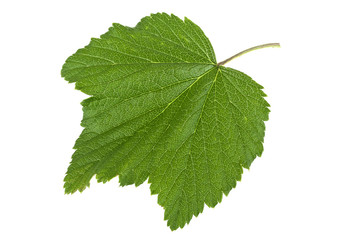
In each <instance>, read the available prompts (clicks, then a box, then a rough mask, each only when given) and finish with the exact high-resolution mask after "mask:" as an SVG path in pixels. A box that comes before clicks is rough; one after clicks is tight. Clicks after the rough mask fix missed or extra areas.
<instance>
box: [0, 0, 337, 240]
mask: <svg viewBox="0 0 341 240" xmlns="http://www.w3.org/2000/svg"><path fill="white" fill-rule="evenodd" d="M338 2H339V1H328V0H324V1H314V0H310V1H299V0H296V1H288V0H286V1H260V0H258V1H254V0H252V1H228V0H224V1H218V0H215V1H213V0H212V1H185V0H182V1H175V0H172V1H171V0H169V1H160V0H158V1H147V0H143V1H128V0H127V1H122V0H120V1H113V0H111V1H99V0H97V1H84V0H83V1H70V0H68V1H62V0H59V1H2V2H1V4H0V24H1V25H0V26H1V29H0V35H1V38H0V41H1V44H0V61H1V65H0V73H1V75H0V78H1V85H0V86H1V87H0V91H1V92H0V108H1V110H0V141H1V142H0V160H1V165H0V169H1V174H0V184H1V193H0V194H1V196H0V239H4V240H8V239H58V240H60V239H84V240H85V239H133V238H139V239H214V238H217V239H234V240H238V239H262V240H266V239H271V240H272V239H341V204H340V203H341V187H340V184H341V157H340V148H341V139H340V136H341V126H340V125H341V115H340V110H341V108H340V104H341V97H340V92H341V77H340V76H341V72H340V69H341V61H340V56H341V51H340V44H341V37H340V23H341V15H340V9H341V7H340V6H338ZM160 11H164V12H167V13H174V14H176V15H177V16H179V17H181V18H183V17H184V16H187V17H188V18H190V19H191V20H192V21H193V22H195V23H196V24H198V25H199V26H200V27H201V28H202V29H203V31H204V32H205V34H206V35H207V36H208V38H209V39H210V41H211V43H212V45H213V47H214V49H215V52H216V55H217V60H218V61H221V60H224V59H226V58H228V57H230V56H231V55H233V54H235V53H237V52H239V51H241V50H244V49H246V48H248V47H252V46H255V45H258V44H263V43H269V42H280V43H281V45H282V48H268V49H263V50H257V51H254V52H252V53H249V54H247V55H244V56H242V57H240V58H238V59H235V60H234V61H232V62H230V63H229V65H228V66H230V67H233V68H236V69H238V70H241V71H243V72H245V73H247V74H248V75H250V76H252V77H253V78H254V79H255V80H256V81H257V82H258V83H260V84H261V85H263V86H264V88H265V89H264V91H265V92H266V93H267V95H268V98H267V100H268V101H269V103H270V104H271V113H270V120H269V121H268V122H267V123H266V127H267V130H266V137H265V145H264V147H265V151H264V153H263V156H262V157H261V158H257V159H256V160H255V161H254V163H253V165H252V166H251V169H250V170H249V171H248V170H245V173H244V175H243V178H242V181H241V182H238V184H237V188H236V189H234V190H232V191H231V193H230V194H229V196H228V197H224V199H223V201H222V203H221V204H218V205H217V206H216V207H215V208H214V209H210V208H208V207H205V209H204V212H203V214H200V215H199V217H198V218H195V217H194V218H193V219H192V221H191V223H190V224H189V225H187V226H185V228H184V229H179V230H177V231H175V232H171V231H170V230H169V228H168V227H167V226H166V222H165V221H163V209H162V208H161V207H160V206H159V205H158V204H157V202H156V196H151V195H150V191H149V186H148V184H147V183H144V184H143V185H142V186H140V187H138V188H135V187H134V186H129V187H124V188H122V187H119V186H118V180H117V178H115V179H113V180H112V181H111V182H109V183H107V184H98V183H96V181H95V180H92V181H91V187H90V188H89V189H86V190H85V191H84V192H83V193H82V194H80V193H75V194H73V195H64V192H63V178H64V174H65V171H66V169H67V167H68V164H69V161H70V160H71V155H72V153H73V150H72V147H73V144H74V141H75V140H76V139H77V137H78V135H79V134H80V132H81V130H82V128H81V127H80V125H79V124H80V121H81V118H82V110H81V106H80V102H81V101H82V100H83V99H84V98H86V95H85V94H83V93H81V92H79V91H76V90H74V85H72V84H68V83H67V82H66V81H64V80H63V79H62V78H61V77H60V69H61V67H62V64H63V63H64V61H65V59H66V58H67V57H68V56H69V55H71V54H72V53H74V52H75V51H76V50H77V49H78V48H81V47H83V46H85V45H87V44H88V42H89V40H90V38H91V37H99V36H100V35H101V34H102V33H104V32H106V31H107V29H108V28H109V27H110V26H111V23H113V22H118V23H121V24H123V25H127V26H135V25H136V23H137V22H138V21H139V20H140V19H141V18H142V17H144V16H146V15H149V14H150V13H155V12H160Z"/></svg>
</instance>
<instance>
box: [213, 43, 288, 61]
mask: <svg viewBox="0 0 341 240" xmlns="http://www.w3.org/2000/svg"><path fill="white" fill-rule="evenodd" d="M267 47H281V46H280V44H279V43H267V44H262V45H258V46H255V47H252V48H248V49H246V50H244V51H241V52H240V53H237V54H235V55H233V56H232V57H230V58H228V59H226V60H224V61H221V62H219V63H218V66H223V65H225V64H226V63H228V62H229V61H231V60H233V59H235V58H237V57H239V56H241V55H244V54H245V53H248V52H251V51H253V50H257V49H262V48H267Z"/></svg>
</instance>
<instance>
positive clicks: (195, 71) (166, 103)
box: [61, 13, 269, 230]
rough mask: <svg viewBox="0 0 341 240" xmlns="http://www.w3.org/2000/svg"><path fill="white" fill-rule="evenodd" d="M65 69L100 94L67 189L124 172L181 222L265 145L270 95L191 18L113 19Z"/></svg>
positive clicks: (89, 106) (89, 108)
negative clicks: (221, 55) (218, 52)
mask: <svg viewBox="0 0 341 240" xmlns="http://www.w3.org/2000/svg"><path fill="white" fill-rule="evenodd" d="M61 73H62V76H63V77H64V78H65V79H66V80H67V81H69V82H70V83H72V82H75V83H76V89H79V90H81V91H82V92H84V93H86V94H88V95H90V96H91V97H90V98H88V99H86V100H84V101H83V102H82V106H83V111H84V117H83V120H82V123H81V125H82V126H83V127H84V130H83V132H82V133H81V135H80V137H79V138H78V140H77V141H76V144H75V146H74V148H75V149H76V151H75V153H74V154H73V156H72V162H71V164H70V166H69V168H68V170H67V175H66V177H65V185H64V187H65V192H66V193H74V192H76V191H77V190H78V191H80V192H81V191H83V190H84V189H85V188H86V187H87V186H89V182H90V179H91V178H92V177H93V176H94V175H96V178H97V180H98V182H103V183H105V182H107V181H109V180H111V179H112V178H114V177H115V176H117V175H118V176H119V181H120V184H121V185H122V186H125V185H129V184H135V185H136V186H138V185H140V184H142V183H143V182H145V180H146V179H147V178H148V182H149V183H150V184H151V185H150V189H151V193H152V194H158V203H159V204H160V205H161V206H162V207H163V208H164V209H165V220H168V226H170V228H171V229H172V230H174V229H177V228H178V227H181V228H182V227H183V226H184V225H185V224H186V223H189V222H190V220H191V218H192V217H193V215H194V216H197V215H198V214H199V213H201V212H202V211H203V208H204V204H206V205H207V206H209V207H214V206H215V205H216V204H217V203H219V202H220V201H221V200H222V197H223V193H224V194H225V195H227V194H228V193H229V192H230V190H231V189H232V188H234V187H235V186H236V181H239V180H240V179H241V175H242V172H243V167H244V168H249V167H250V165H251V163H252V161H253V160H254V159H255V157H256V156H260V155H261V153H262V151H263V144H262V143H263V139H264V131H265V125H264V121H266V120H267V119H268V114H269V109H268V106H269V105H268V103H267V102H266V101H265V100H264V97H265V94H264V93H263V92H262V90H261V89H262V87H261V86H260V85H259V84H257V83H256V82H254V81H253V80H252V79H251V78H250V77H249V76H247V75H246V74H244V73H242V72H239V71H237V70H234V69H232V68H227V67H224V66H221V65H220V64H217V62H216V59H215V54H214V51H213V48H212V46H211V43H210V42H209V40H208V38H207V37H206V36H205V35H204V33H203V32H202V30H201V29H200V28H199V27H198V26H197V25H195V24H194V23H193V22H191V21H190V20H189V19H187V18H185V20H184V21H183V20H181V19H179V18H178V17H176V16H174V15H171V16H170V15H167V14H165V13H162V14H152V15H151V16H148V17H145V18H143V19H142V20H141V21H140V22H139V23H138V24H137V25H136V27H134V28H130V27H125V26H122V25H120V24H117V23H115V24H113V26H112V27H111V28H110V29H109V31H108V32H107V33H105V34H104V35H102V36H101V37H100V38H99V39H97V38H93V39H92V40H91V42H90V44H89V45H88V46H86V47H84V48H82V49H79V50H78V51H77V52H76V53H75V54H74V55H72V56H70V57H69V58H68V59H67V60H66V63H65V64H64V66H63V68H62V72H61Z"/></svg>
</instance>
